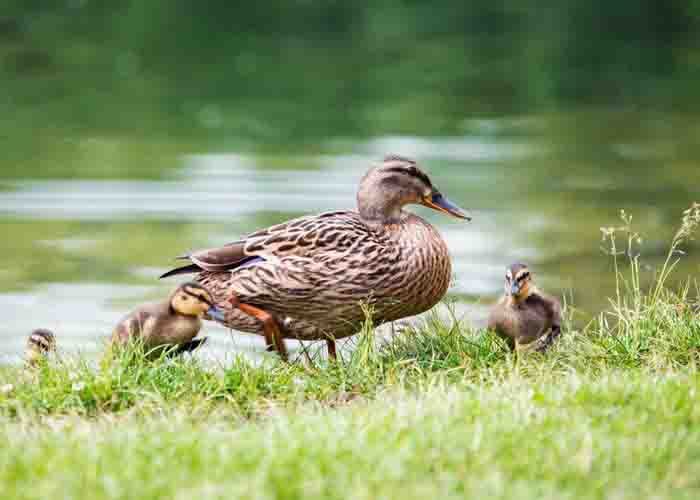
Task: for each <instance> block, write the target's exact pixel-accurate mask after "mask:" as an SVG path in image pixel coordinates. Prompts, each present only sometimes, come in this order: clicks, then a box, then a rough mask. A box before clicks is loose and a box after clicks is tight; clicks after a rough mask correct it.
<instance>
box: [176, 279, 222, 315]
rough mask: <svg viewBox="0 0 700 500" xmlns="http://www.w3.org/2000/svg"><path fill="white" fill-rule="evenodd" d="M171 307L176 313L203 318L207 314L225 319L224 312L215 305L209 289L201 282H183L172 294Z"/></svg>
mask: <svg viewBox="0 0 700 500" xmlns="http://www.w3.org/2000/svg"><path fill="white" fill-rule="evenodd" d="M170 307H172V309H173V311H175V313H176V314H180V315H182V316H194V317H197V318H201V317H202V316H204V315H205V314H206V315H208V316H209V317H210V318H212V319H215V320H219V321H223V320H224V313H223V311H222V310H221V309H219V308H218V307H216V306H215V305H214V299H213V298H212V296H211V294H210V293H209V290H207V289H206V288H204V287H203V286H202V285H200V284H199V283H195V282H194V281H190V282H187V283H183V284H182V285H180V286H179V287H177V289H175V291H174V292H173V293H172V295H171V296H170Z"/></svg>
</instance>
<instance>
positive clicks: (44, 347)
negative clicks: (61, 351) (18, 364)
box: [24, 328, 56, 367]
mask: <svg viewBox="0 0 700 500" xmlns="http://www.w3.org/2000/svg"><path fill="white" fill-rule="evenodd" d="M55 352H56V337H55V336H54V334H53V332H52V331H51V330H47V329H45V328H37V329H36V330H34V331H33V332H32V333H31V334H30V335H29V337H28V338H27V346H26V348H25V352H24V359H25V362H26V363H27V365H28V366H31V367H34V366H37V365H38V364H39V363H40V362H41V361H42V360H44V359H46V358H48V357H49V356H50V355H51V354H53V353H55Z"/></svg>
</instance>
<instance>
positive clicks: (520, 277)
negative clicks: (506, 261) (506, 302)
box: [518, 273, 530, 281]
mask: <svg viewBox="0 0 700 500" xmlns="http://www.w3.org/2000/svg"><path fill="white" fill-rule="evenodd" d="M529 277H530V273H525V274H523V275H522V276H519V277H518V281H525V280H526V279H528V278H529Z"/></svg>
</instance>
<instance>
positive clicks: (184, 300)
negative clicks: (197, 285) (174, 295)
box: [180, 295, 189, 302]
mask: <svg viewBox="0 0 700 500" xmlns="http://www.w3.org/2000/svg"><path fill="white" fill-rule="evenodd" d="M180 298H181V299H182V301H183V302H187V301H188V300H189V297H188V296H187V295H181V296H180Z"/></svg>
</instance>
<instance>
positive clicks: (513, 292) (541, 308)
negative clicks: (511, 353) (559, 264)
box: [488, 263, 561, 352]
mask: <svg viewBox="0 0 700 500" xmlns="http://www.w3.org/2000/svg"><path fill="white" fill-rule="evenodd" d="M488 327H489V329H492V330H495V331H496V333H498V335H499V336H500V337H501V338H504V339H505V340H506V342H507V343H508V346H509V347H510V348H511V349H515V350H517V351H521V350H528V349H529V348H530V347H532V346H535V345H537V342H536V341H537V340H539V339H540V338H542V337H544V336H545V335H547V332H550V330H551V332H550V333H549V335H548V336H547V338H546V339H544V341H543V342H542V343H541V344H540V345H539V346H538V347H537V350H538V351H540V352H543V351H545V350H546V349H547V348H548V347H549V346H551V345H552V343H554V341H555V340H556V339H557V338H558V337H559V336H560V335H561V305H560V304H559V301H558V300H557V299H555V298H554V297H550V296H548V295H545V294H543V293H541V292H540V291H539V290H537V288H536V287H535V285H534V283H533V280H532V273H531V272H530V270H529V269H528V267H527V266H526V265H525V264H519V263H518V264H513V265H511V266H510V267H508V268H507V269H506V280H505V293H504V295H503V297H501V299H500V300H499V301H498V303H497V304H496V305H494V306H493V308H492V309H491V314H490V315H489V321H488Z"/></svg>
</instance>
